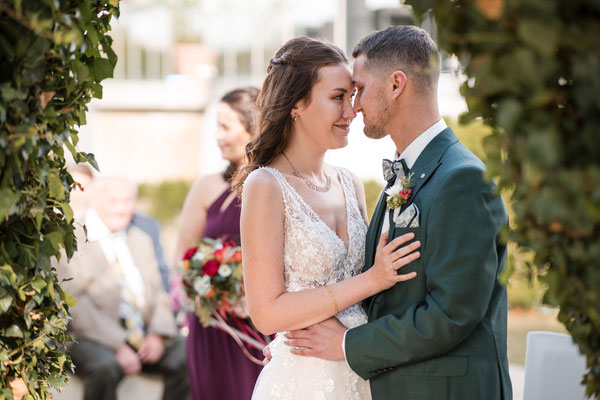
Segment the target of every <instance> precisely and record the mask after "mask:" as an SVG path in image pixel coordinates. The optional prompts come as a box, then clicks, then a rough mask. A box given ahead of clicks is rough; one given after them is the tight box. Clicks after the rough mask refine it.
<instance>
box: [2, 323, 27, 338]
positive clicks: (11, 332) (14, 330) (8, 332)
mask: <svg viewBox="0 0 600 400" xmlns="http://www.w3.org/2000/svg"><path fill="white" fill-rule="evenodd" d="M4 336H6V337H18V338H22V337H25V336H24V335H23V331H22V330H21V328H20V327H19V325H17V324H12V325H11V326H9V327H8V328H6V329H5V330H4Z"/></svg>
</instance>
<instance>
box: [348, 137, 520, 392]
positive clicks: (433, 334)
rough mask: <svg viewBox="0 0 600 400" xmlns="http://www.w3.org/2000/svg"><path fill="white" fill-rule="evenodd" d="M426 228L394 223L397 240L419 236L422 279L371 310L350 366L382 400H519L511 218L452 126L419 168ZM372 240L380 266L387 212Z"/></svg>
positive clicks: (419, 201) (369, 255)
mask: <svg viewBox="0 0 600 400" xmlns="http://www.w3.org/2000/svg"><path fill="white" fill-rule="evenodd" d="M411 172H412V173H413V174H414V175H413V182H414V183H413V184H414V186H413V194H412V198H411V200H409V203H408V204H406V205H404V206H403V208H402V209H405V208H406V207H407V206H409V205H410V204H411V203H414V204H415V205H416V206H417V207H418V208H419V212H420V216H419V227H418V228H400V227H396V226H395V224H394V223H393V222H392V223H391V227H390V235H389V236H390V240H391V239H392V238H393V237H397V236H400V235H402V234H404V233H406V232H414V233H415V238H416V240H420V241H421V249H420V251H421V258H419V259H418V260H416V261H413V262H412V263H410V264H408V265H407V266H405V267H404V268H402V269H400V273H408V272H410V271H417V277H416V278H414V279H412V280H409V281H407V282H403V283H399V284H397V285H395V286H394V287H392V288H391V289H388V290H386V291H384V292H381V293H379V294H377V295H375V296H373V297H372V298H369V299H367V300H366V301H365V302H364V307H365V309H366V310H367V313H368V317H369V323H368V324H365V325H362V326H359V327H357V328H354V329H350V330H349V331H348V332H347V334H346V342H345V343H346V347H345V350H346V358H347V361H348V363H349V365H350V367H351V368H352V369H353V370H354V371H355V372H357V373H358V374H359V375H360V376H361V377H363V378H365V379H370V383H371V391H372V394H373V399H375V400H380V399H381V400H383V399H386V400H387V399H394V400H395V399H401V400H420V399H427V400H442V399H456V400H478V399H481V400H484V399H485V400H493V399H511V398H512V389H511V384H510V378H509V375H508V361H507V358H506V309H507V301H506V288H505V287H503V286H502V285H500V284H499V283H498V276H499V275H500V273H501V271H502V269H503V266H504V260H505V257H506V244H505V243H504V241H503V240H502V239H501V230H502V228H503V227H504V226H506V225H507V224H508V215H507V212H506V208H505V207H504V203H503V202H502V199H501V198H500V197H497V196H495V195H494V193H493V186H492V184H491V183H489V182H486V181H485V179H484V176H483V173H484V165H483V163H482V162H481V161H480V160H479V159H478V158H477V157H475V156H474V155H473V154H472V153H471V152H470V151H469V150H468V149H467V148H466V147H465V146H463V144H462V143H460V141H459V140H458V139H457V138H456V136H455V135H454V133H453V132H452V129H450V128H446V129H445V130H444V131H442V132H441V133H440V134H438V135H437V136H436V137H435V138H434V139H433V140H432V141H431V142H430V143H429V144H428V145H427V147H426V148H425V149H424V150H423V152H422V153H421V155H420V156H419V157H418V159H417V160H416V162H415V164H414V166H413V168H412V169H411ZM385 197H386V195H385V194H382V196H381V198H380V199H379V203H378V205H377V208H376V209H375V213H374V215H373V218H372V221H371V224H370V226H369V231H368V233H367V248H366V254H365V269H368V268H370V267H371V266H372V265H373V262H374V258H375V249H376V246H377V243H378V240H379V235H380V231H381V226H382V222H383V217H384V213H385V212H386V211H385V210H386V205H385Z"/></svg>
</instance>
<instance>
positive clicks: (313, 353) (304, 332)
mask: <svg viewBox="0 0 600 400" xmlns="http://www.w3.org/2000/svg"><path fill="white" fill-rule="evenodd" d="M346 330H347V329H346V327H345V326H344V325H342V324H341V323H340V321H339V320H338V319H337V318H329V319H328V320H326V321H323V322H320V323H318V324H315V325H313V326H310V327H308V328H306V329H300V330H297V331H291V332H288V333H286V334H285V337H286V338H287V340H285V344H287V345H288V346H292V349H291V352H292V354H296V355H299V356H310V357H317V358H322V359H324V360H333V361H339V360H343V359H344V358H345V356H344V351H343V349H342V341H343V340H344V333H345V332H346Z"/></svg>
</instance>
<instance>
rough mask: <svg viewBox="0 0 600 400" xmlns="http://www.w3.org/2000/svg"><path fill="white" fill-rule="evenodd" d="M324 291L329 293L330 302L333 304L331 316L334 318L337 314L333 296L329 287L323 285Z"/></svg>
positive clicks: (337, 310)
mask: <svg viewBox="0 0 600 400" xmlns="http://www.w3.org/2000/svg"><path fill="white" fill-rule="evenodd" d="M325 289H327V293H329V297H331V302H332V303H333V316H334V317H335V316H336V315H338V313H339V309H338V305H337V301H335V296H334V294H333V291H332V290H331V289H330V288H329V286H327V285H325Z"/></svg>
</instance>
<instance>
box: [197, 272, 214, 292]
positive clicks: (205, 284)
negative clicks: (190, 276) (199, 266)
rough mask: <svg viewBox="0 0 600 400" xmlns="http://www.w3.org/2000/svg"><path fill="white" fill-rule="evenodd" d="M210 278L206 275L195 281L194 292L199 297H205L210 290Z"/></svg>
mask: <svg viewBox="0 0 600 400" xmlns="http://www.w3.org/2000/svg"><path fill="white" fill-rule="evenodd" d="M210 286H211V285H210V276H208V275H204V276H199V277H197V278H196V279H194V290H195V291H196V293H198V295H199V296H204V295H205V294H206V293H208V291H209V290H210Z"/></svg>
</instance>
